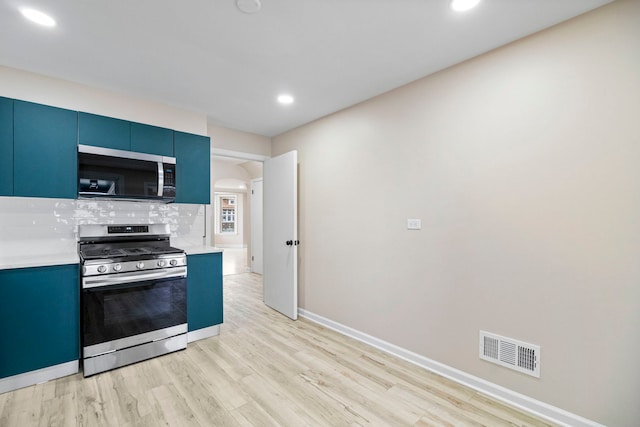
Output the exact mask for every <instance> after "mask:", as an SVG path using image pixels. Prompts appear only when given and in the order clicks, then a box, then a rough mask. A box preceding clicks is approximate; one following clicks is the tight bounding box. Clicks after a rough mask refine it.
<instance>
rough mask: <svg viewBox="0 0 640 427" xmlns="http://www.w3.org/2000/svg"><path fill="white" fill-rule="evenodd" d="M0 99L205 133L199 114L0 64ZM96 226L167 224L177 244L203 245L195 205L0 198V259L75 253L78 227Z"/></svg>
mask: <svg viewBox="0 0 640 427" xmlns="http://www.w3.org/2000/svg"><path fill="white" fill-rule="evenodd" d="M0 96H4V97H8V98H15V99H21V100H25V101H30V102H37V103H41V104H45V105H52V106H56V107H61V108H68V109H70V110H78V111H84V112H88V113H94V114H101V115H106V116H110V117H117V118H122V119H126V120H132V121H137V122H141V123H147V124H151V125H156V126H162V127H166V128H170V129H176V130H180V131H184V132H189V133H195V134H200V135H206V134H207V121H206V117H205V116H204V115H203V114H200V113H195V112H190V111H186V110H182V109H178V108H174V107H170V106H167V105H164V104H161V103H158V102H154V101H151V100H146V99H140V98H135V97H131V96H128V95H124V94H120V93H116V92H112V91H108V90H103V89H99V88H93V87H89V86H85V85H80V84H76V83H72V82H68V81H64V80H60V79H55V78H50V77H45V76H42V75H38V74H34V73H29V72H26V71H21V70H16V69H13V68H8V67H3V66H0ZM98 222H99V223H133V224H139V223H145V222H166V223H169V224H170V225H171V231H172V235H173V237H174V238H177V240H176V242H177V243H176V244H202V243H203V238H202V235H203V233H204V227H205V217H204V208H203V206H197V205H195V206H194V205H184V204H172V205H162V204H157V203H145V202H139V203H130V202H115V203H114V202H106V201H83V200H66V199H41V198H22V197H0V242H1V246H2V250H1V251H0V256H20V255H23V254H26V255H28V254H30V253H33V252H34V251H36V252H38V253H43V254H44V253H48V252H60V251H65V252H69V253H74V252H76V241H77V240H76V239H77V234H76V233H77V225H78V224H83V223H98ZM207 231H209V230H207ZM34 242H37V244H34ZM180 242H183V243H180ZM8 248H11V249H10V252H9V249H8Z"/></svg>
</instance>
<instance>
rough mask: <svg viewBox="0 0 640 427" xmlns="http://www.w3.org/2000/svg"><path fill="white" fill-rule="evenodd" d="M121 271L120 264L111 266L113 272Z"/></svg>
mask: <svg viewBox="0 0 640 427" xmlns="http://www.w3.org/2000/svg"><path fill="white" fill-rule="evenodd" d="M120 270H122V266H121V265H120V264H116V265H114V266H113V271H120Z"/></svg>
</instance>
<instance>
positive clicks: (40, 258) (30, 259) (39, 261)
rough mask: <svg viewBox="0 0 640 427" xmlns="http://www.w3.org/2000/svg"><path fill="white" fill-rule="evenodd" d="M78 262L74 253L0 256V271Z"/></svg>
mask: <svg viewBox="0 0 640 427" xmlns="http://www.w3.org/2000/svg"><path fill="white" fill-rule="evenodd" d="M79 262H80V260H79V258H78V254H77V253H74V252H71V253H69V252H61V253H55V254H35V255H33V254H31V255H0V270H8V269H10V268H28V267H45V266H51V265H66V264H78V263H79Z"/></svg>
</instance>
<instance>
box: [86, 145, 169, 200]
mask: <svg viewBox="0 0 640 427" xmlns="http://www.w3.org/2000/svg"><path fill="white" fill-rule="evenodd" d="M175 197H176V159H175V158H174V157H167V156H159V155H155V154H146V153H136V152H132V151H124V150H114V149H111V148H103V147H93V146H90V145H78V198H81V199H82V198H102V199H114V200H135V201H143V200H146V201H157V202H163V203H171V202H173V201H174V200H175Z"/></svg>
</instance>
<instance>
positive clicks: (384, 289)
mask: <svg viewBox="0 0 640 427" xmlns="http://www.w3.org/2000/svg"><path fill="white" fill-rule="evenodd" d="M639 22H640V2H638V1H632V0H626V1H625V0H618V1H616V2H614V3H611V4H610V5H607V6H605V7H603V8H601V9H598V10H596V11H593V12H591V13H588V14H586V15H583V16H581V17H578V18H576V19H574V20H571V21H569V22H567V23H564V24H561V25H559V26H556V27H554V28H551V29H549V30H547V31H544V32H542V33H539V34H537V35H534V36H531V37H529V38H526V39H523V40H521V41H518V42H516V43H513V44H511V45H509V46H506V47H504V48H501V49H499V50H496V51H493V52H491V53H489V54H486V55H483V56H480V57H478V58H475V59H473V60H470V61H467V62H465V63H463V64H460V65H458V66H455V67H452V68H450V69H448V70H445V71H443V72H440V73H437V74H435V75H432V76H430V77H427V78H424V79H422V80H419V81H417V82H414V83H412V84H410V85H407V86H405V87H402V88H400V89H397V90H395V91H392V92H390V93H387V94H385V95H382V96H380V97H377V98H374V99H372V100H370V101H367V102H365V103H362V104H360V105H357V106H355V107H353V108H349V109H347V110H344V111H342V112H339V113H336V114H334V115H332V116H329V117H326V118H324V119H321V120H318V121H317V122H314V123H311V124H309V125H306V126H302V127H300V128H298V129H296V130H293V131H290V132H288V133H285V134H283V135H280V136H277V137H275V138H273V144H272V154H273V155H274V156H275V155H278V154H281V153H283V152H286V151H289V150H292V149H297V150H298V155H299V157H298V158H299V171H300V172H299V176H300V182H299V206H300V221H299V227H300V230H299V235H300V240H301V241H302V242H303V243H302V245H301V246H300V269H299V272H300V273H299V274H300V292H299V304H300V306H301V307H303V308H305V309H306V310H308V311H310V312H312V313H315V314H319V315H321V316H324V317H326V318H329V319H331V320H334V321H336V322H339V323H342V324H344V325H347V326H350V327H352V328H355V329H357V330H360V331H362V332H365V333H368V334H370V335H373V336H375V337H378V338H380V339H383V340H385V341H388V342H391V343H394V344H396V345H399V346H401V347H403V348H406V349H408V350H411V351H414V352H416V353H418V354H421V355H423V356H426V357H428V358H431V359H434V360H436V361H439V362H442V363H444V364H447V365H449V366H452V367H454V368H457V369H460V370H463V371H465V372H468V373H470V374H472V375H475V376H478V377H481V378H484V379H486V380H488V381H490V382H493V383H496V384H499V385H502V386H505V387H507V388H509V389H512V390H515V391H517V392H520V393H523V394H525V395H528V396H530V397H533V398H534V399H537V400H540V401H543V402H547V403H549V404H551V405H554V406H557V407H560V408H563V409H565V410H568V411H570V412H573V413H576V414H578V415H581V416H583V417H587V418H589V419H592V420H595V421H598V422H601V423H604V424H607V425H611V426H614V425H615V426H632V425H637V422H638V420H640V405H638V402H640V364H638V363H637V355H638V354H640V268H638V266H639V265H640V264H639V261H638V254H640V225H639V224H640V222H639V220H638V219H639V218H640V167H639V166H638V165H639V164H640V120H639V119H638V117H639V113H640V25H638V23H639ZM408 218H421V219H422V230H420V231H408V230H407V229H406V221H407V219H408ZM481 329H482V330H486V331H490V332H495V333H498V334H501V335H505V336H508V337H512V338H516V339H519V340H523V341H526V342H530V343H533V344H538V345H541V346H542V353H541V354H542V365H541V378H540V379H536V378H533V377H529V376H526V375H523V374H520V373H517V372H513V371H510V370H507V369H504V368H502V367H499V366H496V365H493V364H490V363H487V362H484V361H481V360H480V359H479V358H478V331H479V330H481Z"/></svg>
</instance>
